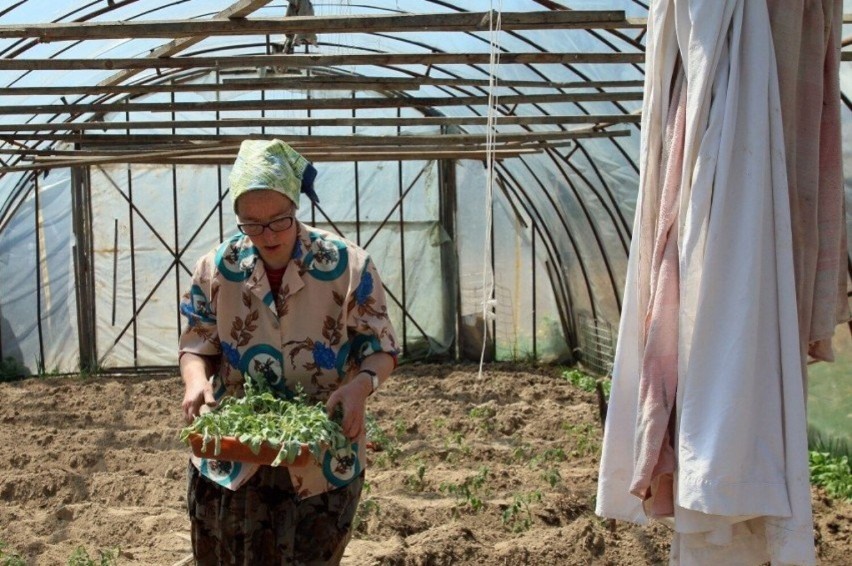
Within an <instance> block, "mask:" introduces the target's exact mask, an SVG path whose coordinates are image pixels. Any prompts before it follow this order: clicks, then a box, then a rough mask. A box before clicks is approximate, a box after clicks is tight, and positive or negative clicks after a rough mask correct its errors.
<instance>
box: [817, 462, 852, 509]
mask: <svg viewBox="0 0 852 566" xmlns="http://www.w3.org/2000/svg"><path fill="white" fill-rule="evenodd" d="M808 464H809V465H810V469H811V483H812V484H814V485H816V486H819V487H822V488H823V489H825V492H826V493H827V494H828V495H829V496H831V497H834V498H837V499H845V500H852V469H851V468H850V466H849V458H848V457H846V456H836V455H833V454H831V453H829V452H817V451H812V452H809V453H808Z"/></svg>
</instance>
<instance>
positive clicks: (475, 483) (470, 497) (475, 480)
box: [438, 466, 488, 513]
mask: <svg viewBox="0 0 852 566" xmlns="http://www.w3.org/2000/svg"><path fill="white" fill-rule="evenodd" d="M487 479H488V468H487V467H485V466H483V467H481V468H480V469H479V472H477V473H476V475H474V476H471V477H469V478H467V479H465V480H464V481H463V482H462V483H460V484H458V483H447V482H444V483H442V484H441V485H440V487H439V488H438V489H439V491H440V492H441V493H448V494H450V495H452V496H454V497H455V498H456V511H457V510H458V508H460V507H467V508H469V509H470V510H471V511H473V512H474V513H478V512H479V511H481V510H482V509H483V508H484V507H485V502H484V501H483V500H482V497H480V491H484V490H483V487H484V486H485V482H486V480H487Z"/></svg>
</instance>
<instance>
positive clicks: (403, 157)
mask: <svg viewBox="0 0 852 566" xmlns="http://www.w3.org/2000/svg"><path fill="white" fill-rule="evenodd" d="M541 151H543V150H539V149H526V148H524V149H512V150H494V151H493V153H492V155H493V156H494V158H495V159H506V158H510V157H517V156H520V155H525V154H533V153H541ZM305 157H307V158H308V159H310V160H311V161H312V162H314V163H321V162H346V163H349V162H357V161H430V160H434V159H473V160H484V159H487V157H488V153H487V152H485V151H477V150H473V151H471V150H458V151H430V152H422V151H404V152H403V151H395V152H389V151H383V152H360V151H359V152H352V151H348V152H344V153H320V152H317V153H313V154H309V153H305ZM132 162H133V163H138V164H151V165H230V164H232V163H233V162H234V157H233V156H229V155H211V156H207V157H204V156H188V157H172V158H167V157H162V158H152V159H147V158H146V157H145V156H137V157H133V158H132ZM121 163H125V162H124V161H122V162H121ZM105 164H106V163H102V162H97V161H94V162H92V163H88V162H86V161H84V160H75V161H73V162H69V163H60V162H45V163H41V162H40V163H35V164H32V165H13V166H9V167H0V175H3V174H4V173H12V172H20V171H41V170H47V169H58V168H62V167H79V166H85V165H105Z"/></svg>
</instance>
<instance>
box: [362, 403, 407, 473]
mask: <svg viewBox="0 0 852 566" xmlns="http://www.w3.org/2000/svg"><path fill="white" fill-rule="evenodd" d="M366 421H367V423H366V427H367V441H368V442H370V443H372V444H373V446H374V449H375V450H376V452H380V454H379V455H378V456H377V457H376V460H375V462H374V464H375V465H376V467H379V468H388V467H390V466H393V465H395V464H396V463H397V460H399V457H400V455H401V454H402V449H401V448H400V446H399V442H397V441H396V440H395V439H393V438H391V437H390V436H388V434H387V433H386V432H385V431H384V429H382V427H380V426H379V424H378V423H377V422H376V419H375V418H373V416H372V415H367V417H366ZM397 422H400V421H397ZM394 428H396V425H395V426H394Z"/></svg>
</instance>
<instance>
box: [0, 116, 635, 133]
mask: <svg viewBox="0 0 852 566" xmlns="http://www.w3.org/2000/svg"><path fill="white" fill-rule="evenodd" d="M640 121H641V116H640V115H638V114H589V115H586V114H567V115H566V114H559V115H547V116H544V115H543V116H502V115H498V116H497V117H496V118H495V119H494V122H495V124H497V125H498V126H505V125H510V124H511V125H534V124H601V123H603V124H632V123H638V122H640ZM487 123H488V117H487V116H422V117H412V118H254V119H252V118H221V119H219V120H157V121H134V122H50V123H41V124H32V123H28V124H3V123H0V132H62V131H75V132H79V131H91V130H101V131H106V130H152V129H159V128H175V129H184V128H257V127H260V128H263V127H265V128H274V127H293V128H308V127H314V128H319V127H327V126H348V127H373V126H389V127H394V126H399V127H409V126H464V125H475V126H485V125H486V124H487Z"/></svg>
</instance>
